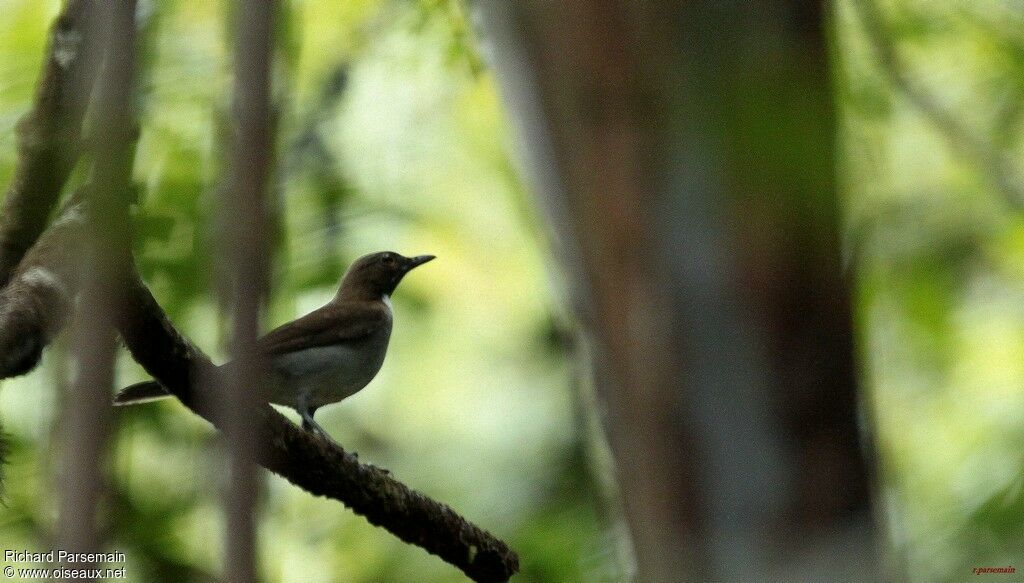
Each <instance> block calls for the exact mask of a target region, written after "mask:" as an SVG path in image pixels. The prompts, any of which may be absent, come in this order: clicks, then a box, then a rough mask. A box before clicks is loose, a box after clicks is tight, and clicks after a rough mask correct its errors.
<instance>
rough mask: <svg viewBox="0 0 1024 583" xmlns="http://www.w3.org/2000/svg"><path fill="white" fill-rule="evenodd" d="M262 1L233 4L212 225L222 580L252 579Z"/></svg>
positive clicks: (262, 276)
mask: <svg viewBox="0 0 1024 583" xmlns="http://www.w3.org/2000/svg"><path fill="white" fill-rule="evenodd" d="M273 11H274V4H273V2H271V1H270V0H242V1H240V2H239V3H238V4H237V5H236V6H235V11H234V15H235V29H234V32H235V63H234V72H235V94H234V104H233V114H234V117H235V123H236V132H235V134H234V138H235V142H234V144H233V150H232V158H231V165H230V175H229V177H228V183H227V186H228V188H227V189H226V190H225V191H224V198H223V201H222V205H221V208H222V211H223V212H224V213H225V214H224V215H223V216H222V217H221V221H220V224H221V225H222V226H223V227H224V228H225V229H224V232H223V236H222V242H223V245H224V249H223V251H224V252H225V255H226V256H227V257H228V259H229V260H230V270H231V271H230V274H229V277H228V281H227V282H226V283H227V285H225V286H222V290H224V293H225V294H226V298H225V299H226V300H228V301H226V302H224V304H225V305H230V306H233V308H234V329H233V334H232V341H231V353H232V356H233V358H234V362H235V365H233V366H231V367H230V370H231V374H230V375H228V376H229V378H227V379H226V382H227V387H226V389H227V390H226V391H225V392H224V393H223V394H224V400H225V402H224V403H222V405H223V410H222V415H223V418H224V422H225V424H224V429H225V435H226V437H227V441H228V445H229V446H230V466H231V479H230V483H229V485H228V490H227V498H226V500H225V510H226V512H227V532H226V533H225V536H226V552H227V560H226V578H227V580H228V581H233V582H246V581H255V580H256V552H255V548H256V540H255V530H256V529H255V519H254V510H255V505H256V502H257V500H258V498H259V481H258V475H257V473H256V468H255V466H254V465H253V462H254V459H255V457H256V453H257V452H256V449H257V448H258V447H259V444H260V441H261V440H260V436H259V434H258V430H259V427H258V426H257V425H256V424H255V423H254V419H256V418H257V417H255V416H254V415H252V414H250V412H252V411H254V410H255V405H256V404H257V403H259V402H261V401H262V400H263V399H261V393H262V391H261V390H259V389H260V387H261V386H262V379H263V377H262V374H261V370H262V369H263V366H262V363H261V362H260V356H259V355H258V354H257V353H256V339H257V337H258V333H259V320H260V313H261V308H262V305H263V302H264V299H265V297H266V293H267V288H268V278H267V267H268V260H267V258H268V255H269V244H268V237H267V232H268V221H267V205H266V201H265V199H266V192H267V185H268V182H269V175H270V165H271V162H272V135H271V134H272V129H271V112H270V66H271V59H272V38H273V36H272V30H273V26H272V19H273Z"/></svg>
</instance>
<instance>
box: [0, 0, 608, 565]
mask: <svg viewBox="0 0 1024 583" xmlns="http://www.w3.org/2000/svg"><path fill="white" fill-rule="evenodd" d="M58 9H59V3H58V2H54V1H49V2H39V1H37V0H0V15H2V18H0V182H4V183H5V182H6V181H7V180H8V179H9V176H10V172H11V169H12V164H13V161H14V156H15V140H14V134H13V129H14V125H15V123H16V121H17V119H18V118H19V116H20V115H22V114H23V113H24V112H25V111H26V110H27V107H28V105H29V103H30V100H31V95H32V91H33V87H34V83H35V79H36V76H37V74H38V71H39V66H40V63H41V62H42V55H43V53H44V45H45V35H46V31H47V27H48V26H49V23H50V22H51V20H52V18H53V17H54V16H55V15H56V13H57V11H58ZM228 16H229V15H228V6H227V3H224V2H211V1H208V0H178V1H168V2H165V1H160V2H140V25H141V30H142V42H143V43H144V44H143V50H142V53H141V54H142V60H143V72H142V82H141V89H140V100H141V101H140V108H141V126H142V133H141V137H140V140H139V147H138V155H137V158H136V165H135V179H136V181H137V183H138V185H139V202H140V204H139V207H138V212H137V219H138V233H137V241H136V243H137V249H139V251H140V261H141V264H142V269H143V272H144V276H145V277H146V279H147V281H148V282H149V283H150V284H151V286H152V287H153V291H154V294H155V295H156V296H157V298H158V299H159V300H160V302H161V303H162V305H163V306H164V307H165V309H167V311H168V312H169V313H170V315H171V317H172V318H173V319H174V320H175V322H176V323H177V324H178V325H179V327H180V328H181V329H182V330H183V331H184V332H185V333H186V334H188V335H189V336H190V337H191V338H193V339H194V340H195V341H196V342H197V343H198V344H199V345H200V346H201V347H203V348H204V349H205V350H207V351H210V352H211V354H214V355H217V354H220V355H223V346H224V340H225V337H226V330H227V328H226V327H225V322H224V321H223V320H222V319H221V317H220V316H219V313H220V312H219V311H218V309H217V306H216V304H215V302H214V301H212V300H211V298H212V297H214V295H215V294H213V293H212V291H211V282H212V281H213V280H214V273H213V271H214V270H215V269H216V268H217V265H216V261H215V260H214V259H213V258H212V257H211V254H210V250H211V249H212V247H213V245H212V243H211V239H212V233H211V224H212V215H213V213H212V208H213V205H214V196H215V189H216V186H217V181H218V178H219V176H220V174H221V171H222V164H223V159H224V157H223V153H224V141H225V140H224V128H225V127H227V123H226V119H227V115H228V113H227V112H228V108H229V103H230V94H229V92H230V87H231V83H230V75H229V72H230V63H229V62H228V60H227V59H228V58H229V54H228V52H227V50H228V47H229V46H230V39H229V38H228V36H227V32H226V31H227V30H228V26H227V25H226V22H227V21H228ZM281 16H282V17H281V18H280V19H279V22H278V27H279V31H278V32H279V39H280V40H279V42H280V44H279V49H278V50H279V58H278V60H277V62H276V63H275V68H274V75H275V86H276V92H275V95H276V106H277V116H278V142H279V144H278V145H279V148H278V152H279V157H278V173H277V175H276V176H275V178H274V184H275V187H274V193H273V196H274V200H275V205H276V207H277V208H278V209H279V211H280V212H279V213H278V214H277V217H278V220H279V222H278V224H277V226H276V227H277V228H276V232H275V234H274V239H275V245H276V256H275V263H274V265H275V271H274V278H273V282H274V292H273V300H272V305H271V309H270V313H269V316H268V322H267V324H268V326H276V325H278V324H281V323H283V322H286V321H288V320H290V319H292V318H294V317H297V316H299V315H301V314H303V313H306V312H308V311H310V310H311V309H313V308H315V307H318V306H319V305H321V304H322V303H324V302H326V301H327V300H328V299H330V297H331V296H332V295H333V294H334V292H335V291H336V288H337V283H338V280H339V278H340V276H341V274H342V272H343V271H344V267H345V266H346V265H347V264H348V263H349V262H350V261H351V260H353V259H354V258H356V257H358V256H359V255H361V254H363V253H367V252H371V251H377V250H381V249H393V250H396V251H399V252H401V253H405V254H419V253H433V254H436V255H437V256H438V259H437V260H436V261H435V262H433V263H431V264H430V266H429V268H424V269H423V270H418V271H417V272H416V273H415V274H413V275H411V276H410V277H408V278H407V280H406V281H405V282H403V284H402V286H401V288H400V289H399V291H398V292H397V293H396V295H395V297H394V305H395V311H396V327H395V332H394V334H393V337H392V341H391V349H390V351H389V355H388V359H387V362H386V364H385V366H384V368H383V370H382V371H381V373H380V374H379V375H378V376H377V378H376V379H375V380H374V381H373V383H372V384H371V385H370V386H369V387H368V388H367V389H366V390H364V391H363V392H361V393H359V394H358V395H357V396H355V397H352V398H351V399H349V400H347V401H346V402H345V403H344V404H342V405H338V406H333V407H328V408H326V409H323V410H321V412H320V413H319V415H318V418H319V420H320V422H321V423H322V424H323V425H324V427H325V428H327V430H328V431H330V432H331V433H332V435H333V436H334V437H335V438H336V439H337V440H338V441H340V442H341V443H342V444H344V445H345V446H346V447H348V448H349V449H352V450H355V451H357V452H358V453H359V454H360V457H361V459H363V460H366V461H370V462H372V463H374V464H377V465H381V466H384V467H387V468H389V469H390V470H391V471H392V472H393V473H394V474H395V475H396V476H397V477H398V478H399V479H401V480H403V481H404V482H406V483H407V484H409V485H410V486H412V487H414V488H416V489H419V490H421V491H423V492H425V493H426V494H428V495H430V496H432V497H435V498H437V499H439V500H442V501H444V502H447V503H449V504H450V505H451V506H453V507H454V508H455V509H457V510H458V511H460V512H461V513H463V514H464V515H465V516H467V517H469V518H470V519H471V520H473V521H474V522H476V523H478V524H480V525H482V526H484V527H485V528H488V529H489V530H491V531H493V532H495V533H496V534H497V535H498V536H500V537H502V538H504V539H505V540H507V541H508V542H509V543H510V544H511V545H512V546H513V548H515V549H516V550H518V551H519V552H520V554H521V556H522V557H523V562H522V566H523V580H534V581H594V580H602V579H614V578H615V574H614V569H613V568H612V567H611V566H610V565H611V564H612V563H611V560H610V556H611V553H610V552H609V551H606V550H602V549H606V548H607V547H608V546H607V545H605V544H603V541H602V536H603V535H602V534H601V532H602V528H601V526H600V519H599V514H600V511H599V508H600V505H599V504H598V503H597V495H596V493H595V488H594V486H593V484H592V480H591V477H590V473H589V470H588V469H587V464H586V459H585V458H586V453H585V447H584V440H583V436H584V434H585V432H584V431H583V426H584V423H585V417H584V416H583V415H582V414H581V411H582V409H581V407H580V406H579V404H578V397H577V392H576V390H575V388H574V383H573V382H572V380H571V375H570V368H569V366H568V364H567V350H568V349H569V346H568V344H567V340H566V338H567V335H566V334H565V332H564V331H563V329H564V326H563V325H562V324H561V323H560V322H561V321H562V318H560V317H558V316H557V314H558V310H559V309H558V307H557V305H556V303H555V301H554V300H553V299H552V298H553V297H554V295H553V290H554V289H555V288H556V287H557V285H558V284H557V282H549V281H548V279H547V276H546V275H545V274H546V273H549V272H550V271H551V270H548V269H546V266H545V263H544V262H545V259H544V257H545V255H544V254H545V251H544V249H543V246H542V237H541V234H540V232H539V230H538V227H537V220H536V218H535V217H534V214H533V211H532V209H531V206H530V205H531V203H530V201H529V198H528V196H527V193H525V192H524V189H523V186H522V184H521V183H520V177H519V174H518V172H517V170H516V169H515V166H514V164H513V162H512V160H511V159H510V154H509V148H508V147H507V146H508V141H509V140H508V137H507V135H506V127H505V121H504V119H503V115H502V112H501V111H500V107H499V101H498V98H497V95H496V93H495V88H494V82H493V79H492V75H491V74H490V73H489V72H488V70H487V69H486V67H485V66H484V65H483V61H482V58H481V56H480V48H479V46H478V45H477V43H476V40H475V39H474V37H473V34H472V32H471V25H470V22H469V21H468V20H467V13H466V9H465V6H463V5H462V4H461V3H459V2H447V1H441V2H437V1H423V2H408V1H389V0H381V1H376V0H374V1H366V0H363V1H346V2H337V1H322V0H312V1H293V2H284V3H283V9H282V15H281ZM62 342H63V341H62ZM62 342H58V344H57V345H55V346H54V347H53V348H51V349H50V350H49V351H48V352H47V355H46V356H45V358H44V361H43V366H41V367H40V368H39V369H37V370H36V371H34V372H33V373H32V374H31V375H28V376H26V377H23V378H19V379H15V380H13V381H9V382H6V383H4V386H3V390H2V393H0V418H2V419H3V420H4V425H5V428H6V430H7V431H8V432H9V433H10V434H11V436H12V441H13V446H14V450H13V453H12V455H11V462H10V465H9V468H8V480H7V483H8V490H7V492H6V497H5V500H6V506H5V507H3V508H2V509H0V548H5V549H34V550H40V549H47V548H50V546H49V545H50V543H49V542H48V539H49V537H50V535H51V533H52V531H53V527H54V520H55V517H56V510H55V488H54V482H53V475H54V473H55V472H56V471H57V468H56V467H55V466H54V464H56V463H57V460H58V459H59V458H58V457H57V456H55V455H54V452H55V451H56V448H57V447H58V446H57V445H56V442H55V441H54V439H53V438H54V437H55V436H56V435H57V434H58V431H59V427H60V420H59V419H58V418H56V413H55V412H56V411H58V410H59V402H60V400H61V394H62V393H61V388H62V387H63V386H64V385H65V382H66V379H67V378H68V363H67V359H66V353H67V347H66V345H62ZM119 370H120V374H119V382H120V383H121V384H127V383H130V382H133V381H136V380H140V379H142V378H145V377H144V373H143V372H142V371H141V369H139V368H138V367H137V366H135V365H134V364H133V363H132V362H131V359H130V358H129V357H128V356H127V355H126V354H122V355H121V359H120V366H119ZM287 414H289V415H291V416H292V418H293V419H294V418H297V417H296V416H295V415H294V413H293V412H290V411H289V412H287ZM117 419H118V423H119V425H120V428H119V433H118V437H117V442H116V445H115V447H114V448H113V452H112V467H111V470H112V471H111V487H112V490H113V496H112V499H111V501H110V504H109V508H108V509H107V510H106V514H105V516H106V518H107V520H108V524H107V526H108V527H109V533H110V543H109V548H110V549H111V550H120V551H124V552H125V553H127V555H128V563H127V572H128V574H129V578H130V579H131V580H133V581H175V582H177V581H202V580H210V579H214V578H216V574H217V573H219V572H220V561H221V551H222V537H223V533H222V524H223V515H222V513H221V509H220V499H219V494H218V491H219V490H218V489H219V487H220V483H219V480H220V479H222V477H223V476H224V473H225V472H224V468H223V464H224V462H223V460H222V458H221V456H220V453H219V451H218V449H217V447H216V445H217V440H216V438H215V435H214V433H213V431H212V429H211V428H210V427H209V426H208V425H207V424H206V423H205V422H203V421H201V420H199V419H198V418H196V417H195V416H194V415H192V414H191V413H189V412H188V411H187V410H186V409H184V408H183V407H182V406H181V405H180V404H178V403H177V402H172V401H168V402H163V403H160V404H151V405H146V406H140V407H135V408H128V409H123V410H119V411H118V415H117ZM266 475H267V477H266V486H267V487H266V495H265V497H264V501H263V504H262V506H261V513H260V514H261V521H260V529H259V538H260V551H261V554H260V563H261V565H260V566H261V570H262V572H263V573H264V575H265V577H266V580H268V581H302V582H318V581H324V582H327V581H336V582H360V581H366V582H381V581H417V582H432V581H462V580H463V576H462V575H461V573H459V572H458V571H457V570H456V569H454V568H452V567H451V566H449V565H447V564H445V563H443V562H442V561H440V560H438V559H436V558H434V557H431V556H429V555H427V554H426V553H425V552H423V551H422V550H420V549H418V548H416V547H411V546H408V545H406V544H403V543H401V542H400V541H398V540H397V539H396V538H394V537H393V536H392V535H390V534H389V533H387V532H385V531H383V530H380V529H377V528H374V527H372V526H370V525H369V524H367V523H366V522H365V521H364V520H363V519H362V518H359V517H357V516H355V515H353V514H352V513H351V512H349V511H348V510H346V509H344V508H343V507H342V506H341V505H340V504H338V503H337V502H335V501H329V500H325V499H319V498H314V497H312V496H310V495H309V494H307V493H305V492H304V491H302V490H300V489H297V488H295V487H293V486H291V485H290V484H288V483H286V482H285V481H283V480H282V479H280V478H278V477H276V476H272V475H269V474H266Z"/></svg>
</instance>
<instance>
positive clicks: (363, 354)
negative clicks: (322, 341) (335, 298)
mask: <svg viewBox="0 0 1024 583" xmlns="http://www.w3.org/2000/svg"><path fill="white" fill-rule="evenodd" d="M390 336H391V326H390V325H389V326H384V327H382V329H381V330H379V331H377V332H374V333H373V334H370V335H369V336H366V337H364V338H361V339H359V340H356V341H347V342H344V343H340V344H334V345H329V346H317V347H313V348H306V349H304V350H299V351H295V352H291V353H288V354H284V355H280V356H278V357H275V358H274V360H273V370H274V377H275V381H276V382H274V383H273V384H274V385H275V387H274V390H273V393H274V397H275V399H274V402H276V403H279V404H282V405H288V406H292V407H294V406H295V404H294V403H295V400H296V397H297V396H298V395H299V394H300V393H305V394H306V395H308V397H307V398H308V400H309V403H310V404H311V405H313V406H316V407H319V406H321V405H326V404H328V403H334V402H337V401H340V400H342V399H344V398H345V397H348V396H350V395H352V394H354V393H356V392H358V391H359V390H360V389H362V388H363V387H365V386H366V385H367V384H369V382H370V381H371V380H373V377H374V376H376V375H377V372H378V371H379V370H380V367H381V365H383V364H384V357H385V355H386V354H387V349H388V340H389V339H390Z"/></svg>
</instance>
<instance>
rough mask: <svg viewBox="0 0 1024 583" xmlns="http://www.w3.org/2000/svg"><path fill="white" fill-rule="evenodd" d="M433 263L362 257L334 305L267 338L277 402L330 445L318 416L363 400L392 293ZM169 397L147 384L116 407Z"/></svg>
mask: <svg viewBox="0 0 1024 583" xmlns="http://www.w3.org/2000/svg"><path fill="white" fill-rule="evenodd" d="M433 258H434V256H433V255H420V256H418V257H403V256H401V255H399V254H398V253H393V252H391V251H383V252H380V253H372V254H370V255H365V256H363V257H360V258H359V259H357V260H356V262H355V263H353V264H352V266H351V267H349V269H348V271H347V272H346V273H345V277H343V278H342V280H341V287H340V288H339V289H338V293H337V294H336V295H335V296H334V299H332V300H331V301H330V302H328V303H327V305H325V306H323V307H321V308H319V309H316V310H314V311H312V312H310V313H308V314H306V315H305V316H303V317H301V318H299V319H297V320H294V321H292V322H289V323H287V324H284V325H283V326H280V327H278V328H275V329H274V330H271V331H270V332H269V333H267V334H266V335H265V336H263V337H262V338H260V339H259V340H258V341H257V350H258V351H259V352H260V353H261V354H262V355H263V356H264V358H266V359H267V365H268V369H269V375H270V378H269V379H268V382H267V385H268V386H267V390H268V396H269V401H270V402H271V403H275V404H278V405H285V406H287V407H291V408H293V409H295V410H296V411H298V412H299V415H301V416H302V427H303V428H304V429H306V430H308V431H313V432H316V433H319V434H321V435H323V436H324V437H326V438H328V439H330V437H329V436H328V435H327V432H326V431H324V430H323V428H322V427H320V425H319V424H318V423H317V422H316V421H314V420H313V414H314V413H316V410H317V409H319V408H320V407H322V406H324V405H328V404H330V403H337V402H338V401H340V400H342V399H344V398H346V397H349V396H351V395H353V394H355V393H357V392H358V391H359V390H361V389H362V388H363V387H365V386H366V385H367V384H369V382H370V381H371V380H373V377H374V376H376V375H377V371H379V370H380V367H381V365H382V364H383V363H384V355H385V354H386V353H387V350H388V340H389V339H390V338H391V323H392V320H393V316H392V313H391V293H392V292H394V291H395V288H396V287H397V286H398V283H399V282H400V281H402V278H403V277H405V274H407V273H409V271H411V270H412V269H413V268H415V267H417V266H420V265H423V264H424V263H426V262H428V261H430V260H431V259H433ZM230 366H231V363H227V364H225V365H222V366H221V367H218V370H223V369H225V368H228V367H230ZM168 396H170V394H169V393H168V392H167V390H166V389H164V388H163V387H162V386H161V385H160V384H159V383H157V382H156V381H146V382H143V383H138V384H135V385H132V386H130V387H127V388H126V389H124V390H122V391H121V392H120V393H118V395H117V397H116V398H115V399H114V404H115V405H130V404H135V403H142V402H146V401H151V400H154V399H160V398H164V397H168Z"/></svg>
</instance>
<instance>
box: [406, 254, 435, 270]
mask: <svg viewBox="0 0 1024 583" xmlns="http://www.w3.org/2000/svg"><path fill="white" fill-rule="evenodd" d="M433 259H434V256H433V255H417V256H416V257H410V258H409V261H408V262H407V263H406V267H405V270H406V271H410V270H411V269H413V268H414V267H419V266H420V265H423V264H424V263H426V262H428V261H431V260H433Z"/></svg>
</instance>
